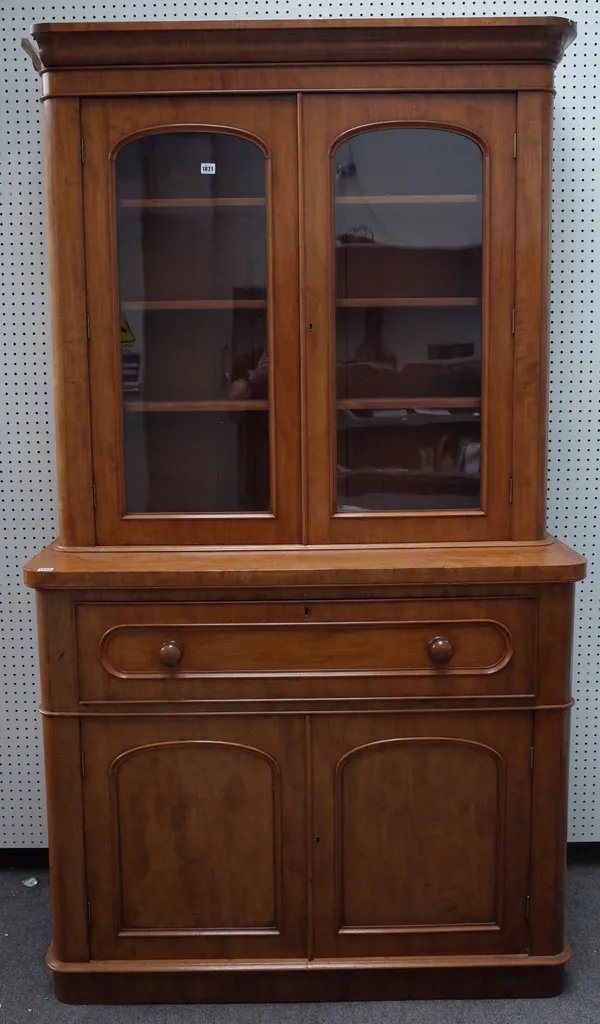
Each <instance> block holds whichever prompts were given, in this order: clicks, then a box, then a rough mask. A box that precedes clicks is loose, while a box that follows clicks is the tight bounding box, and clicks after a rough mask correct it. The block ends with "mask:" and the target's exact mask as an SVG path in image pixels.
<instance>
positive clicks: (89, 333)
mask: <svg viewBox="0 0 600 1024" xmlns="http://www.w3.org/2000/svg"><path fill="white" fill-rule="evenodd" d="M85 333H86V335H87V340H88V341H89V340H90V338H91V336H92V325H91V321H90V314H89V313H86V314H85Z"/></svg>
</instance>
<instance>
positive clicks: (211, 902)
mask: <svg viewBox="0 0 600 1024" xmlns="http://www.w3.org/2000/svg"><path fill="white" fill-rule="evenodd" d="M82 732H83V751H84V756H85V780H84V800H85V829H86V861H87V874H88V889H89V899H90V921H91V925H90V929H91V931H90V942H91V950H92V958H93V959H100V960H102V959H132V960H135V959H159V960H160V959H163V958H178V959H188V958H192V959H195V958H203V957H208V958H210V959H220V958H225V959H229V958H242V959H244V958H254V957H265V958H267V959H268V958H270V957H298V956H304V955H305V948H306V923H305V918H306V914H305V908H306V869H305V862H306V828H305V813H306V810H305V791H304V778H305V760H304V722H303V720H302V718H301V717H297V718H291V717H289V718H286V719H285V720H283V721H278V720H277V718H276V717H274V716H272V717H270V718H258V717H257V716H254V717H250V718H247V719H241V718H237V717H236V718H234V717H229V716H221V717H220V716H212V717H210V718H207V719H201V718H190V719H187V720H186V719H185V718H182V717H175V718H170V719H162V720H161V719H159V718H158V717H156V716H155V717H146V718H145V719H137V720H136V719H129V720H126V719H116V718H113V719H110V718H109V719H104V720H101V719H96V720H89V719H88V720H87V721H84V722H83V723H82Z"/></svg>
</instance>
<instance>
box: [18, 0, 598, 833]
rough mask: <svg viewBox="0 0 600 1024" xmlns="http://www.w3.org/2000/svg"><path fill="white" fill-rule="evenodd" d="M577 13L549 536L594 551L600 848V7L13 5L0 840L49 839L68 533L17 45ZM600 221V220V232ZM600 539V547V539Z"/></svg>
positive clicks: (590, 714) (249, 1) (334, 1)
mask: <svg viewBox="0 0 600 1024" xmlns="http://www.w3.org/2000/svg"><path fill="white" fill-rule="evenodd" d="M461 15H462V16H465V17H477V16H486V17H489V16H494V15H507V16H518V15H564V16H566V17H569V18H573V19H575V20H576V21H577V22H578V24H579V36H578V39H577V41H576V43H575V44H574V45H573V46H571V47H570V49H569V50H568V51H567V55H566V58H565V61H564V63H563V64H562V65H561V67H560V68H559V70H558V75H557V100H556V117H555V136H554V206H553V229H552V245H553V263H552V296H553V298H552V319H551V330H552V359H551V415H550V464H549V501H548V507H549V510H550V512H549V529H550V530H551V532H553V533H556V535H557V536H559V537H561V538H562V539H563V540H565V541H567V542H568V543H569V544H572V545H573V546H574V547H575V548H577V549H578V550H579V551H582V552H584V553H585V554H586V555H587V556H588V558H589V560H590V567H589V574H588V578H587V580H586V582H585V583H584V584H583V585H582V586H579V587H578V604H577V621H576V635H575V652H574V664H573V669H574V685H575V696H576V710H575V713H574V721H573V743H572V767H571V810H570V838H571V839H572V840H600V774H599V768H598V757H599V754H600V717H599V716H600V694H599V690H598V684H597V668H598V656H599V637H598V626H597V623H598V619H599V618H600V614H599V613H600V580H598V579H597V577H596V573H595V555H596V543H597V540H596V534H597V527H598V515H599V512H598V493H599V487H600V464H599V451H600V426H599V417H598V410H599V403H600V316H599V314H600V309H599V307H600V301H599V300H597V301H596V303H594V290H593V289H594V276H595V271H596V273H597V267H598V261H596V263H594V238H595V230H596V225H595V219H594V218H595V206H596V202H595V201H596V193H595V185H596V181H597V176H598V171H597V169H596V134H597V118H596V103H597V97H598V74H599V72H598V67H599V66H600V38H599V22H600V17H599V8H598V0H588V2H587V3H585V2H581V3H578V2H573V3H568V4H565V6H562V7H561V6H560V5H558V6H557V4H556V0H523V2H521V3H518V2H510V0H410V2H409V0H404V2H403V0H398V2H394V0H171V2H166V0H156V2H151V0H148V2H147V3H142V2H135V0H130V2H122V3H109V2H106V3H91V2H80V3H65V4H60V3H56V4H50V3H40V4H39V5H38V6H36V7H31V6H29V5H23V4H22V3H19V2H17V0H13V2H12V3H11V0H1V10H0V28H1V39H2V98H1V102H2V108H3V112H2V124H1V128H2V138H1V147H0V200H1V203H0V274H1V280H2V299H1V302H2V308H1V316H2V339H1V344H2V369H3V377H2V381H3V398H4V402H3V412H2V415H1V417H0V438H1V442H2V443H1V459H0V490H1V516H2V540H3V543H2V558H3V569H2V576H1V579H0V598H1V609H2V631H3V637H2V640H3V643H2V661H1V670H2V696H1V700H2V706H1V708H0V846H5V847H38V846H44V845H45V842H46V832H45V814H44V795H43V769H42V760H41V740H40V724H39V718H38V715H37V714H36V706H37V702H38V675H37V665H36V653H37V652H36V629H35V615H34V603H33V597H32V594H31V593H30V592H29V591H27V590H26V588H25V587H24V586H23V584H22V582H21V580H22V565H23V563H24V562H25V561H26V559H27V558H29V557H30V556H31V555H33V554H34V553H35V551H36V550H37V549H38V548H40V547H42V546H43V545H44V544H46V543H48V541H50V540H52V538H53V537H54V536H55V534H56V532H57V531H56V521H57V516H56V491H55V483H54V442H53V420H52V415H53V410H52V394H51V371H50V365H49V347H50V338H49V323H48V307H47V272H46V250H45V239H44V207H43V200H42V187H43V181H42V157H41V137H40V103H39V80H38V78H37V76H36V75H35V73H34V71H33V68H32V66H31V63H30V61H29V59H28V58H27V57H26V56H25V54H24V53H23V52H22V51H21V49H20V40H21V38H22V36H24V35H27V34H28V29H29V25H30V23H31V22H32V21H102V20H111V21H113V20H134V19H135V20H137V19H140V20H144V19H146V20H147V19H157V18H158V19H181V20H186V19H190V20H195V19H201V18H202V19H225V18H288V17H289V18H348V17H357V18H358V17H365V18H369V17H374V18H379V17H388V18H389V17H440V16H446V17H451V16H461ZM599 227H600V226H599ZM598 543H599V544H600V539H599V540H598Z"/></svg>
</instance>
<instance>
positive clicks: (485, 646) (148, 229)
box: [25, 18, 585, 1002]
mask: <svg viewBox="0 0 600 1024" xmlns="http://www.w3.org/2000/svg"><path fill="white" fill-rule="evenodd" d="M33 35H34V38H35V40H36V43H37V44H38V46H39V55H38V54H36V53H35V52H34V56H35V57H36V64H37V65H38V69H39V70H40V72H41V76H42V88H43V109H44V121H45V133H46V158H47V189H48V224H49V243H50V268H51V275H52V316H53V336H54V349H53V351H54V371H55V388H56V414H57V435H58V470H59V489H60V528H61V533H60V538H59V539H58V540H57V541H55V542H54V543H53V544H51V545H50V546H49V547H48V548H46V549H45V550H44V551H42V552H41V553H40V554H39V555H37V556H36V557H35V558H34V559H33V560H32V561H31V562H30V563H29V564H28V566H27V567H26V570H25V575H26V582H27V583H28V584H29V585H30V586H33V587H35V588H36V590H37V598H38V609H39V626H40V659H41V675H42V689H43V699H42V709H41V710H42V715H43V717H44V736H45V750H46V767H47V779H48V806H49V822H50V853H51V871H52V898H53V932H54V937H53V942H52V946H51V949H50V952H49V957H48V962H49V965H50V967H51V968H52V970H53V972H54V980H55V988H56V992H57V994H58V996H59V997H60V998H61V999H64V1000H66V1001H70V1002H94V1001H95V1002H153V1001H156V1002H176V1001H225V1002H227V1001H246V1000H257V1001H271V1000H275V1001H278V1000H282V1001H283V1000H311V999H314V1000H321V999H336V1000H339V999H369V998H373V999H380V998H385V999H395V998H413V997H414V998H424V997H427V998H430V997H431V998H434V997H465V996H518V995H524V996H531V995H550V994H554V993H557V992H559V991H560V990H561V987H562V977H563V969H564V965H565V963H566V962H567V961H568V959H569V950H568V946H567V945H566V944H565V938H564V935H563V893H564V861H565V844H566V835H565V821H566V800H567V765H568V719H569V708H570V706H571V694H570V657H571V633H572V621H573V590H574V584H575V582H576V581H577V580H579V579H581V578H582V577H583V575H584V571H585V563H584V559H583V558H582V557H581V556H580V555H578V554H576V553H575V552H573V551H571V550H570V549H569V548H567V547H566V546H565V545H563V544H562V543H560V542H559V541H558V540H555V539H553V538H551V537H548V536H547V535H546V533H545V473H546V419H547V413H546V404H547V358H548V338H547V334H548V328H547V311H548V244H549V230H548V224H549V201H550V175H551V169H550V152H551V118H552V95H553V70H554V66H555V65H556V64H557V63H558V61H559V60H560V59H561V57H562V54H563V51H564V48H565V46H566V45H567V44H568V43H569V42H570V41H571V40H572V39H573V37H574V35H575V26H574V25H573V24H572V23H571V22H568V21H565V20H563V19H559V18H538V19H511V18H504V19H482V20H469V19H459V20H452V19H442V20H439V21H436V20H433V21H423V20H419V19H414V20H408V21H401V20H392V21H378V20H375V19H373V20H371V19H369V21H368V23H367V22H361V21H348V22H336V21H314V22H311V21H307V22H281V23H278V22H248V23H242V22H230V23H214V24H213V23H208V22H196V23H192V22H190V23H181V24H179V23H174V24H162V23H159V22H148V23H144V22H138V23H135V24H131V25H127V24H118V23H110V22H101V23H97V24H89V25H69V24H56V25H37V26H35V27H34V29H33ZM30 50H31V46H30ZM32 52H33V51H32Z"/></svg>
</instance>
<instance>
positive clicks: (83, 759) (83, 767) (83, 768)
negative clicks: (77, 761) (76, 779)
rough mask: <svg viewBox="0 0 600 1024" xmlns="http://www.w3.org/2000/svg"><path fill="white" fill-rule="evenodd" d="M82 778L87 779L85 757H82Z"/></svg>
mask: <svg viewBox="0 0 600 1024" xmlns="http://www.w3.org/2000/svg"><path fill="white" fill-rule="evenodd" d="M81 778H82V779H85V757H84V755H83V754H82V755H81Z"/></svg>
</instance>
